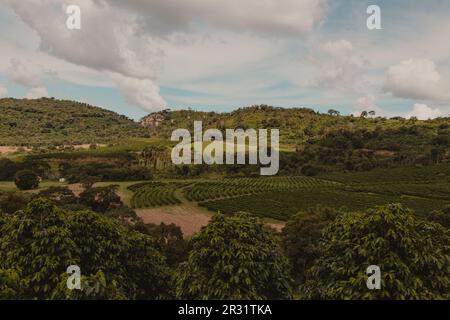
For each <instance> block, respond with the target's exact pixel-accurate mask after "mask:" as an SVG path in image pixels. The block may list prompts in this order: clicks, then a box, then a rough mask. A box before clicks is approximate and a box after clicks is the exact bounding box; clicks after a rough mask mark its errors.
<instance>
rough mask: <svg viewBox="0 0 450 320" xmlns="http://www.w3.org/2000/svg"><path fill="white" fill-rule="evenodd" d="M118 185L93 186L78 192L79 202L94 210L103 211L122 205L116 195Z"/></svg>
mask: <svg viewBox="0 0 450 320" xmlns="http://www.w3.org/2000/svg"><path fill="white" fill-rule="evenodd" d="M117 189H118V186H115V185H113V186H107V187H95V188H89V189H86V190H84V191H83V192H82V193H80V202H81V203H83V204H85V205H87V206H89V207H90V208H92V210H94V211H95V212H101V213H105V212H107V211H110V210H113V209H116V208H118V207H121V206H122V205H123V203H122V201H121V199H120V197H119V196H118V195H117V193H116V192H117Z"/></svg>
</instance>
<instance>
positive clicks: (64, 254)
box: [0, 198, 169, 299]
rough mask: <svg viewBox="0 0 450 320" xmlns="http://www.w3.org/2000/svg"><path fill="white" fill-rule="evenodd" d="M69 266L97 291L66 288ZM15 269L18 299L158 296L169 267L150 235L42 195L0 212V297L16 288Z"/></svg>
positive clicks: (166, 289) (162, 294)
mask: <svg viewBox="0 0 450 320" xmlns="http://www.w3.org/2000/svg"><path fill="white" fill-rule="evenodd" d="M70 265H78V266H79V267H80V269H81V273H82V275H83V277H84V279H85V280H87V281H89V283H90V284H91V285H94V286H97V284H98V287H99V290H94V291H93V292H88V291H89V290H88V291H82V292H77V293H74V292H73V291H70V290H69V289H67V287H65V280H66V279H67V273H66V270H67V267H68V266H70ZM8 270H9V271H8ZM2 272H3V273H2ZM6 272H7V273H6ZM15 273H17V274H18V278H19V279H20V283H19V284H21V286H20V288H21V291H20V295H17V296H15V298H18V299H20V298H23V299H50V298H59V299H61V298H67V299H70V298H83V299H85V298H86V299H87V298H97V299H104V298H127V299H158V298H163V297H167V295H168V292H169V286H168V283H169V269H168V267H167V265H166V264H165V260H164V257H163V256H162V255H161V254H160V253H159V252H158V251H157V250H156V249H155V244H154V240H153V239H152V238H151V237H149V236H147V235H144V234H141V233H138V232H135V231H130V230H129V228H127V227H125V226H124V225H123V224H121V223H120V222H119V221H117V220H114V219H110V218H107V217H105V216H102V215H99V214H96V213H94V212H91V211H79V212H70V211H65V210H62V209H60V208H58V207H56V206H55V205H54V204H53V203H52V202H51V201H49V200H48V199H44V198H37V199H35V200H33V201H32V202H30V203H29V204H28V206H27V207H26V208H25V209H24V210H22V211H18V212H16V213H15V214H14V215H2V216H0V296H3V295H10V294H11V292H12V291H11V290H12V289H14V288H16V287H19V286H18V283H17V281H15V280H14V279H15V278H14V274H15ZM5 274H6V275H7V276H5Z"/></svg>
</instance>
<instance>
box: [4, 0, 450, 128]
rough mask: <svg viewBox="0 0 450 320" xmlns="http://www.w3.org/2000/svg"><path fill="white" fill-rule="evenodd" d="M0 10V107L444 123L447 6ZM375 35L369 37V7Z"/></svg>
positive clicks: (46, 6) (149, 4)
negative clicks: (40, 104)
mask: <svg viewBox="0 0 450 320" xmlns="http://www.w3.org/2000/svg"><path fill="white" fill-rule="evenodd" d="M71 4H75V5H78V6H79V7H80V8H81V29H80V30H69V29H68V28H67V26H66V20H67V18H68V15H67V14H66V12H65V10H66V7H67V6H66V4H65V2H64V1H59V0H25V1H12V0H4V1H2V2H1V3H0V46H1V48H2V50H1V51H0V97H1V96H13V97H17V98H22V97H28V98H35V97H39V96H52V97H57V98H60V99H73V100H78V101H85V102H88V103H91V104H94V105H98V106H102V107H105V108H107V109H110V110H113V111H116V112H118V113H121V114H125V115H127V116H129V117H131V118H134V119H139V118H140V117H142V116H144V115H146V114H147V113H149V112H153V111H158V110H161V109H162V108H166V107H170V108H172V109H180V108H187V107H191V108H193V109H198V110H208V111H231V110H233V109H235V108H238V107H242V106H249V105H253V104H261V103H265V104H271V105H275V106H282V107H300V106H306V107H310V108H313V109H316V110H320V111H324V112H326V111H327V110H328V109H330V108H334V109H337V110H340V111H341V112H342V113H345V114H350V113H355V114H358V113H359V112H361V111H362V110H375V111H376V112H377V113H378V114H379V115H383V116H396V115H400V116H405V117H409V116H417V117H419V118H422V119H427V118H434V117H438V116H448V115H449V113H450V42H449V41H448V30H450V19H449V16H450V2H448V1H439V0H434V1H433V0H432V1H426V2H424V1H413V0H398V1H356V0H354V1H351V0H350V1H348V0H336V1H327V0H277V1H275V0H273V1H265V2H261V1H257V0H247V1H238V0H230V1H227V2H223V1H218V0H183V1H181V0H170V1H162V0H161V1H156V0H155V1H139V0H132V1H126V2H124V1H119V0H98V1H92V0H72V1H71ZM373 4H375V5H378V6H379V7H380V9H381V26H382V29H381V30H369V29H368V28H367V26H366V20H367V18H368V14H367V13H366V9H367V7H368V6H369V5H373Z"/></svg>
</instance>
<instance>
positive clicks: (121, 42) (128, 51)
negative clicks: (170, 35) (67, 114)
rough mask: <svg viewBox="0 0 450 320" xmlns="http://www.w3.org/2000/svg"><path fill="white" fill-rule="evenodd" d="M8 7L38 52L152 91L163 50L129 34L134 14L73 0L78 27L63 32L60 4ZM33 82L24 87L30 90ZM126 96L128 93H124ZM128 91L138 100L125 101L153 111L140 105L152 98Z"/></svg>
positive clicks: (40, 1)
mask: <svg viewBox="0 0 450 320" xmlns="http://www.w3.org/2000/svg"><path fill="white" fill-rule="evenodd" d="M8 3H9V4H10V6H11V7H12V8H13V10H14V11H15V13H16V14H17V15H18V16H19V17H20V18H21V19H22V20H23V22H25V23H26V24H27V25H28V26H29V27H30V28H32V29H33V30H34V31H35V32H36V33H37V34H38V35H39V38H40V46H39V48H40V50H41V51H43V52H46V53H48V54H50V55H52V56H54V57H57V58H59V59H62V60H64V61H67V62H69V63H72V64H77V65H80V66H85V67H88V68H92V69H95V70H99V71H103V72H107V73H117V74H121V75H122V76H123V77H126V78H134V79H135V81H134V83H138V82H139V81H144V82H145V83H146V84H147V87H148V84H149V83H152V84H151V86H152V87H156V86H157V85H156V83H155V79H156V77H157V75H158V73H159V72H160V69H161V62H162V58H163V52H162V50H161V49H160V48H159V47H158V46H157V44H156V43H155V42H154V41H153V40H152V38H151V37H149V36H147V35H144V34H137V33H136V32H135V29H136V21H135V20H136V19H135V16H134V15H130V14H129V13H127V12H124V11H119V10H117V9H115V8H113V7H111V6H110V5H109V4H108V3H107V2H105V1H90V0H78V1H76V3H77V4H78V5H80V7H81V10H82V11H81V12H82V28H81V30H69V29H67V27H66V23H65V22H66V21H65V20H66V19H67V15H66V14H65V11H64V5H63V4H62V3H61V2H60V1H58V0H29V1H26V2H22V1H8ZM37 12H38V13H39V14H36V13H37ZM21 80H23V79H21ZM37 84H38V83H28V85H29V86H31V85H33V87H36V86H37ZM119 89H120V88H119ZM153 91H154V90H153ZM127 92H128V93H130V90H127ZM132 92H135V93H136V94H139V96H136V97H134V98H133V99H129V98H130V97H129V96H128V97H127V98H128V100H130V101H140V102H141V104H139V105H138V106H140V107H143V108H145V109H147V110H149V109H153V108H157V107H158V106H156V105H154V106H153V105H145V106H143V105H142V102H143V101H146V102H147V103H152V102H154V101H158V100H157V99H142V96H143V94H141V93H138V92H137V91H136V90H133V91H132ZM146 95H148V94H144V96H146ZM159 98H160V97H159Z"/></svg>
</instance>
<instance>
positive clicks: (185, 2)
mask: <svg viewBox="0 0 450 320" xmlns="http://www.w3.org/2000/svg"><path fill="white" fill-rule="evenodd" d="M110 2H111V3H113V4H115V5H117V6H120V7H122V8H128V9H131V10H133V11H134V12H135V13H137V14H138V15H139V16H140V17H141V20H140V21H141V24H140V26H141V29H143V30H146V31H151V32H152V33H153V34H156V35H160V36H168V35H170V34H172V33H175V32H192V31H195V30H196V29H199V27H198V25H206V26H209V27H210V28H220V29H225V30H232V31H238V32H242V31H248V32H250V33H252V34H255V35H258V36H264V37H265V36H276V37H283V36H288V37H291V36H303V35H305V34H309V33H310V32H311V31H312V30H313V29H314V27H315V26H316V25H318V24H320V23H321V22H322V21H323V20H324V19H325V14H326V11H327V0H283V1H279V0H265V1H261V0H246V1H242V0H228V1H223V0H171V1H144V0H140V1H123V0H111V1H110Z"/></svg>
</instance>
